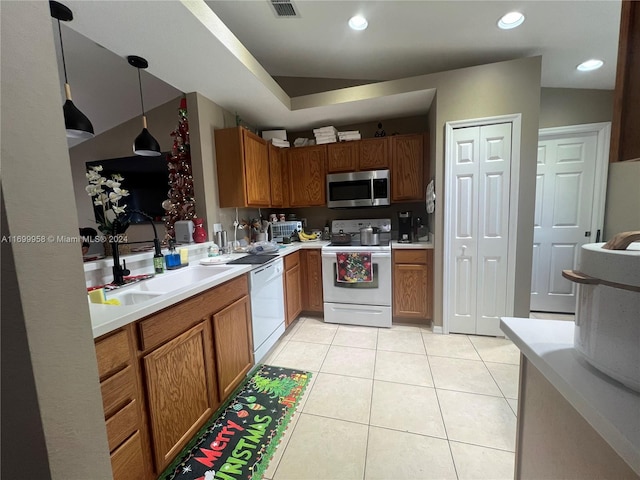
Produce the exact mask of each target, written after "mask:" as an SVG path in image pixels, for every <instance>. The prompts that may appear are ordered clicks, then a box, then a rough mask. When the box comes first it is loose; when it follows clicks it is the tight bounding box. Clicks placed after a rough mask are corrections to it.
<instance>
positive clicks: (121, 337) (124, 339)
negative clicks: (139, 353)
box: [96, 330, 129, 380]
mask: <svg viewBox="0 0 640 480" xmlns="http://www.w3.org/2000/svg"><path fill="white" fill-rule="evenodd" d="M96 357H97V359H98V372H99V373H100V379H101V380H102V379H104V378H105V377H107V376H109V375H110V374H112V373H113V372H117V371H118V370H121V369H122V368H124V367H125V366H126V365H127V364H128V363H129V335H128V332H127V330H121V331H119V332H117V333H115V334H113V335H110V336H108V337H106V338H104V339H101V340H98V341H97V342H96Z"/></svg>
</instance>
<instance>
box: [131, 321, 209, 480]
mask: <svg viewBox="0 0 640 480" xmlns="http://www.w3.org/2000/svg"><path fill="white" fill-rule="evenodd" d="M143 363H144V374H145V378H146V387H147V388H146V394H147V404H148V408H149V420H150V424H151V439H152V444H153V451H154V456H155V464H156V468H157V470H158V471H159V472H160V471H162V469H163V468H164V467H166V466H167V465H168V464H169V463H170V462H171V460H173V457H175V456H176V455H177V454H178V453H179V452H180V449H181V448H182V447H183V446H184V444H185V441H187V440H189V438H191V437H192V436H193V435H194V434H195V433H196V432H197V431H198V429H199V428H200V427H201V426H202V425H203V424H204V422H205V421H206V420H207V419H208V418H209V417H210V416H211V414H213V412H214V411H215V409H216V408H217V406H218V402H217V392H216V390H215V385H214V382H213V379H214V378H215V373H214V367H213V351H212V342H211V327H210V324H209V322H208V321H203V322H201V323H199V324H198V325H196V326H194V327H192V328H191V329H189V330H187V331H186V332H184V333H183V334H182V335H179V336H178V337H176V338H174V339H173V340H171V341H169V342H167V343H166V344H164V345H162V346H161V347H159V348H157V349H156V350H153V351H152V352H151V353H149V354H147V355H145V356H144V358H143Z"/></svg>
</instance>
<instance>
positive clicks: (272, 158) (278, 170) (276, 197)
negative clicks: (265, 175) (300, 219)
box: [269, 144, 284, 207]
mask: <svg viewBox="0 0 640 480" xmlns="http://www.w3.org/2000/svg"><path fill="white" fill-rule="evenodd" d="M283 157H284V154H283V152H282V149H281V148H278V147H274V146H273V144H269V177H270V179H271V206H272V207H282V206H283V205H284V196H283V190H282V174H283V169H282V159H283Z"/></svg>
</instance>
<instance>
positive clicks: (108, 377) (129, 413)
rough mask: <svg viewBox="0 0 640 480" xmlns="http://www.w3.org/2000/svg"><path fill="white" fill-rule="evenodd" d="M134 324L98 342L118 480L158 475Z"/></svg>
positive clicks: (97, 354) (105, 408)
mask: <svg viewBox="0 0 640 480" xmlns="http://www.w3.org/2000/svg"><path fill="white" fill-rule="evenodd" d="M133 327H134V325H128V326H126V327H124V328H122V329H120V330H117V331H115V332H112V333H109V334H107V335H105V336H103V337H100V338H98V339H96V343H95V347H96V357H97V361H98V373H99V375H100V389H101V391H102V405H103V409H104V415H105V422H106V427H107V442H108V444H109V451H110V452H111V469H112V471H113V478H114V480H134V479H135V480H146V479H151V478H155V477H154V475H153V466H152V461H151V454H150V449H149V446H148V435H147V432H146V429H145V427H144V422H143V410H142V403H143V402H142V394H141V390H142V388H141V384H140V382H139V375H138V374H137V360H136V354H135V339H134V337H135V333H134V328H133Z"/></svg>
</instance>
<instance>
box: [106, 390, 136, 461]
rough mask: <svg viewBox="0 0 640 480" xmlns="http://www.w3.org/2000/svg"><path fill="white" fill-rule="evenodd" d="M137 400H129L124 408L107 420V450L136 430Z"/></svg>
mask: <svg viewBox="0 0 640 480" xmlns="http://www.w3.org/2000/svg"><path fill="white" fill-rule="evenodd" d="M139 423H140V422H139V421H138V402H136V401H135V400H133V401H131V402H129V403H128V404H127V405H126V406H125V407H124V408H122V409H120V410H118V411H117V412H116V413H115V414H114V415H113V416H112V417H111V418H109V420H107V440H108V441H109V451H111V452H113V450H114V449H115V448H116V447H117V446H118V445H120V444H121V443H122V442H124V441H125V440H126V439H127V438H129V436H130V435H131V434H132V433H133V432H135V431H136V430H138V428H139Z"/></svg>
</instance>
